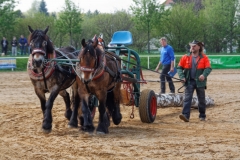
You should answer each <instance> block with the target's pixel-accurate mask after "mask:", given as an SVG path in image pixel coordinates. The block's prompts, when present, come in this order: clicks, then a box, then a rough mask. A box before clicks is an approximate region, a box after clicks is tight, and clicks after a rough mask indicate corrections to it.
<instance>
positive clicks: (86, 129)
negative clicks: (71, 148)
mask: <svg viewBox="0 0 240 160" xmlns="http://www.w3.org/2000/svg"><path fill="white" fill-rule="evenodd" d="M80 129H81V131H83V132H88V133H93V132H94V129H95V128H94V126H81V128H80Z"/></svg>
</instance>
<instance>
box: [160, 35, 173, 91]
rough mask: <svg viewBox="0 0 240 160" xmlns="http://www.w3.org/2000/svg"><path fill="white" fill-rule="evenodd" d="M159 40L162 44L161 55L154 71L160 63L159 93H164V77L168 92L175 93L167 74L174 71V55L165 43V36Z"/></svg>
mask: <svg viewBox="0 0 240 160" xmlns="http://www.w3.org/2000/svg"><path fill="white" fill-rule="evenodd" d="M159 41H160V43H161V45H162V48H161V49H160V53H161V57H160V61H159V63H158V65H157V67H156V69H155V71H158V70H159V67H160V65H162V73H161V75H160V80H161V92H160V94H164V93H165V91H166V86H165V79H167V82H168V84H169V88H170V92H171V93H175V87H174V84H173V82H172V78H171V77H170V76H168V72H169V71H170V72H173V71H174V59H175V57H174V52H173V48H172V47H171V46H170V45H168V44H167V39H166V38H165V37H162V38H161V39H160V40H159Z"/></svg>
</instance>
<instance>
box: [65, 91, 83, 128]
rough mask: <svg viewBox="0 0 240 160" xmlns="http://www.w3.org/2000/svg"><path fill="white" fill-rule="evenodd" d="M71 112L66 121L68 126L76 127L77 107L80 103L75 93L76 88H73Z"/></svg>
mask: <svg viewBox="0 0 240 160" xmlns="http://www.w3.org/2000/svg"><path fill="white" fill-rule="evenodd" d="M72 97H73V112H72V116H71V118H70V121H69V123H68V127H69V128H77V127H78V120H77V118H78V109H79V104H80V97H79V95H78V93H77V89H74V88H73V96H72Z"/></svg>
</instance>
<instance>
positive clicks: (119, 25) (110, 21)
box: [95, 10, 133, 43]
mask: <svg viewBox="0 0 240 160" xmlns="http://www.w3.org/2000/svg"><path fill="white" fill-rule="evenodd" d="M95 25H96V26H97V32H98V33H103V35H104V40H105V42H106V43H109V42H110V41H111V38H112V35H113V33H114V32H116V31H123V30H125V31H126V30H130V29H131V28H132V26H133V22H132V20H131V15H130V14H129V13H127V12H126V11H124V10H122V11H116V12H115V13H102V14H98V15H96V16H95ZM98 33H97V34H98Z"/></svg>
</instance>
